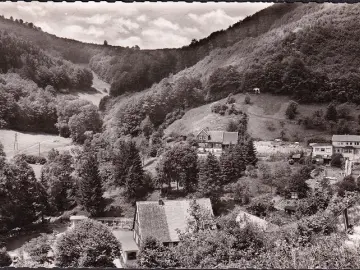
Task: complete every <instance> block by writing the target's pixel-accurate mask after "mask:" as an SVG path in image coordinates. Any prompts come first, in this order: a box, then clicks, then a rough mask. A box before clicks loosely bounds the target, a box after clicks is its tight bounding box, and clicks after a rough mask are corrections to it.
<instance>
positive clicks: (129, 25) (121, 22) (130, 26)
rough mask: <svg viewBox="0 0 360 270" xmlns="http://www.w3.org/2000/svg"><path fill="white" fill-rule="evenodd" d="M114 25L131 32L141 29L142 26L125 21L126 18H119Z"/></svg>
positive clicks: (128, 20)
mask: <svg viewBox="0 0 360 270" xmlns="http://www.w3.org/2000/svg"><path fill="white" fill-rule="evenodd" d="M114 23H115V24H117V25H119V26H121V27H126V28H127V29H129V30H135V29H138V28H139V27H140V25H139V24H138V23H136V22H133V21H132V20H130V19H124V18H121V17H120V18H117V19H115V20H114Z"/></svg>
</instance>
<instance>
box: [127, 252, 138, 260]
mask: <svg viewBox="0 0 360 270" xmlns="http://www.w3.org/2000/svg"><path fill="white" fill-rule="evenodd" d="M127 259H128V260H136V252H134V251H132V252H128V254H127Z"/></svg>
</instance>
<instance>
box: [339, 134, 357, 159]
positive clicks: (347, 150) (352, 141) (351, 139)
mask: <svg viewBox="0 0 360 270" xmlns="http://www.w3.org/2000/svg"><path fill="white" fill-rule="evenodd" d="M332 146H333V151H334V153H340V154H342V155H343V157H344V158H347V159H349V160H357V159H360V136H359V135H333V136H332Z"/></svg>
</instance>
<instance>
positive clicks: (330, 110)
mask: <svg viewBox="0 0 360 270" xmlns="http://www.w3.org/2000/svg"><path fill="white" fill-rule="evenodd" d="M325 119H326V120H330V121H335V122H336V121H337V119H338V115H337V110H336V106H335V104H334V103H330V104H329V106H328V107H327V108H326V112H325Z"/></svg>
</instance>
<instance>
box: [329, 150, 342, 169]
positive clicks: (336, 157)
mask: <svg viewBox="0 0 360 270" xmlns="http://www.w3.org/2000/svg"><path fill="white" fill-rule="evenodd" d="M343 163H344V157H343V155H342V154H338V153H335V154H333V156H332V157H331V161H330V165H331V166H333V167H338V168H342V166H343Z"/></svg>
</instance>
